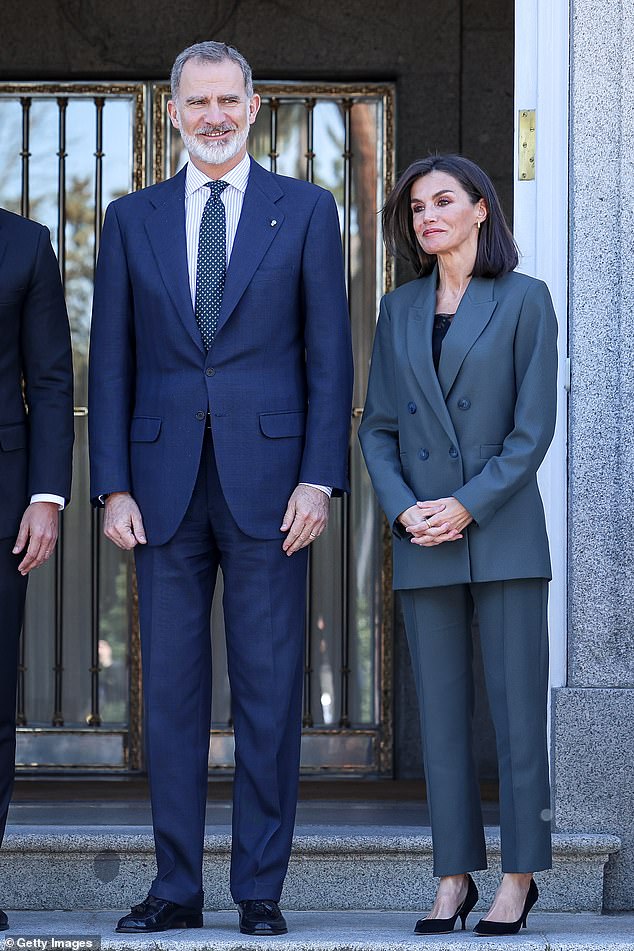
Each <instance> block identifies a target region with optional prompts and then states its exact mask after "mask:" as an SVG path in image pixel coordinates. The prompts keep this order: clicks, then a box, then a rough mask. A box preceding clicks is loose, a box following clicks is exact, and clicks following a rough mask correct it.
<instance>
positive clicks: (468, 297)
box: [438, 277, 496, 400]
mask: <svg viewBox="0 0 634 951" xmlns="http://www.w3.org/2000/svg"><path fill="white" fill-rule="evenodd" d="M494 284H495V281H494V280H492V279H490V278H484V277H474V278H472V279H471V281H470V283H469V286H468V287H467V290H466V291H465V293H464V295H463V298H462V300H461V301H460V305H459V307H458V310H457V311H456V316H455V317H454V319H453V322H452V324H451V327H450V328H449V330H448V331H447V334H446V336H445V339H444V340H443V344H442V351H441V354H440V364H439V366H438V379H439V381H440V386H441V389H442V394H443V399H445V400H446V399H447V397H448V396H449V393H450V391H451V387H452V386H453V384H454V382H455V379H456V377H457V375H458V371H459V370H460V367H461V366H462V363H463V361H464V359H465V357H466V356H467V354H468V353H469V350H471V347H472V346H473V345H474V343H475V342H476V340H477V339H478V337H479V336H480V334H481V333H482V331H483V330H484V328H485V327H486V325H487V324H488V323H489V321H490V319H491V316H492V314H493V311H494V310H495V307H496V301H495V300H494V299H493V287H494Z"/></svg>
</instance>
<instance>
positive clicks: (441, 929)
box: [414, 875, 480, 934]
mask: <svg viewBox="0 0 634 951" xmlns="http://www.w3.org/2000/svg"><path fill="white" fill-rule="evenodd" d="M467 880H468V885H467V894H466V895H465V899H464V901H463V902H461V903H460V905H458V908H457V909H456V913H455V915H453V917H452V918H420V919H419V920H418V921H417V922H416V927H415V928H414V933H415V934H448V933H449V932H450V931H453V929H454V925H455V923H456V920H457V919H458V918H460V921H461V922H462V930H463V931H464V930H465V927H466V922H467V915H468V914H469V912H470V911H473V909H474V908H475V905H476V902H477V901H478V898H479V897H480V896H479V895H478V889H477V888H476V886H475V882H474V881H473V879H472V878H471V876H470V875H467Z"/></svg>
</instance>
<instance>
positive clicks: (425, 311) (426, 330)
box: [407, 269, 456, 443]
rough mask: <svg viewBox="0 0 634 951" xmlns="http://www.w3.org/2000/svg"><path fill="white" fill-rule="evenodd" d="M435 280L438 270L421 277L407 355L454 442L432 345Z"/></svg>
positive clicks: (410, 319) (409, 326)
mask: <svg viewBox="0 0 634 951" xmlns="http://www.w3.org/2000/svg"><path fill="white" fill-rule="evenodd" d="M436 281H437V271H436V269H434V270H433V271H432V273H431V274H429V275H428V276H427V277H424V278H422V280H421V289H420V292H419V295H418V297H417V298H416V301H415V302H414V303H413V304H412V305H411V306H410V309H409V314H408V320H407V353H408V356H409V361H410V363H411V365H412V369H413V371H414V374H415V375H416V378H417V380H418V382H419V383H420V385H421V389H422V390H423V393H424V394H425V397H426V399H427V402H428V403H429V405H430V406H431V408H432V409H433V411H434V412H435V413H436V415H437V416H438V419H439V420H440V422H441V423H442V425H443V427H444V429H445V431H446V433H447V435H448V436H449V438H450V439H451V441H452V443H454V442H455V441H456V433H455V430H454V427H453V423H452V421H451V416H450V415H449V410H448V409H447V405H446V403H445V399H444V396H443V393H442V390H441V388H440V383H439V382H438V376H437V374H436V368H435V366H434V359H433V355H432V346H431V340H432V331H433V329H434V315H435V313H436Z"/></svg>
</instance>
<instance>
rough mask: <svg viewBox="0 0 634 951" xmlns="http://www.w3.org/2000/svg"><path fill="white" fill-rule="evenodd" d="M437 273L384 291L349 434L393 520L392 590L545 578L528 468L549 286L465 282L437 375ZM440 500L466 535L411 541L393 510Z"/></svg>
mask: <svg viewBox="0 0 634 951" xmlns="http://www.w3.org/2000/svg"><path fill="white" fill-rule="evenodd" d="M436 283H437V272H436V271H434V272H433V273H432V274H430V275H429V276H428V277H424V278H420V279H418V280H415V281H411V282H410V283H408V284H404V285H403V286H401V287H399V288H397V289H396V290H394V291H392V292H391V293H390V294H387V295H386V296H385V297H384V298H383V300H382V301H381V309H380V313H379V320H378V324H377V331H376V337H375V341H374V350H373V354H372V363H371V367H370V378H369V384H368V393H367V398H366V403H365V412H364V414H363V421H362V423H361V427H360V430H359V439H360V440H361V447H362V450H363V454H364V457H365V461H366V465H367V467H368V471H369V473H370V477H371V479H372V483H373V485H374V489H375V491H376V493H377V496H378V498H379V501H380V503H381V506H382V508H383V510H384V511H385V513H386V515H387V517H388V519H389V521H390V523H391V525H392V528H393V540H394V587H395V588H425V587H436V586H440V585H451V584H463V583H467V582H471V581H474V582H478V581H499V580H503V579H509V578H550V576H551V568H550V555H549V550H548V539H547V536H546V525H545V520H544V509H543V505H542V500H541V497H540V494H539V489H538V486H537V477H536V475H537V469H538V467H539V466H540V464H541V462H542V460H543V458H544V456H545V455H546V451H547V449H548V446H549V445H550V441H551V439H552V437H553V432H554V429H555V416H556V408H557V392H556V382H557V323H556V319H555V313H554V310H553V305H552V301H551V299H550V294H549V292H548V288H547V287H546V285H545V284H544V283H543V282H542V281H538V280H535V279H534V278H531V277H527V276H526V275H524V274H519V273H517V272H512V273H511V274H505V275H504V276H503V277H500V278H496V279H495V280H492V279H485V278H472V280H471V282H470V284H469V286H468V288H467V290H466V292H465V294H464V296H463V298H462V301H461V302H460V306H459V307H458V310H457V312H456V316H455V317H454V319H453V322H452V325H451V327H450V328H449V330H448V332H447V335H446V337H445V339H444V341H443V346H442V354H441V359H440V366H439V368H438V374H436V371H435V369H434V364H433V358H432V343H431V342H432V329H433V324H434V314H435V310H436ZM445 496H454V497H455V498H457V499H458V500H459V501H460V502H461V503H462V504H463V505H464V506H465V508H466V509H468V511H469V512H470V513H471V515H472V516H473V518H474V522H473V523H472V524H471V525H469V527H468V528H467V529H466V531H465V533H464V538H463V539H462V540H460V541H456V542H446V543H444V544H442V545H438V546H436V547H433V548H422V547H420V546H418V545H412V544H411V542H410V540H409V538H410V536H409V535H407V534H406V533H405V532H404V530H403V529H402V528H401V526H400V525H399V524H398V523H397V522H396V518H397V516H398V515H400V514H401V512H403V511H404V510H405V509H406V508H409V507H410V506H411V505H413V504H414V503H415V502H416V501H417V500H420V501H423V500H427V499H436V498H440V497H445ZM563 504H564V503H563V500H562V505H563Z"/></svg>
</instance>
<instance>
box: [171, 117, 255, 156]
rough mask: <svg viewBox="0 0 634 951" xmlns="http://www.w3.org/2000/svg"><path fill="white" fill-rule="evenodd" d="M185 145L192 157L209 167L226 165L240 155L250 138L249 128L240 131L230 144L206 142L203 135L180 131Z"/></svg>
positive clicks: (234, 135)
mask: <svg viewBox="0 0 634 951" xmlns="http://www.w3.org/2000/svg"><path fill="white" fill-rule="evenodd" d="M180 133H181V138H182V140H183V145H184V146H185V148H186V149H187V151H188V152H189V154H190V155H193V156H194V157H195V158H197V159H200V161H201V162H205V163H206V164H207V165H224V163H225V162H229V161H231V159H232V158H233V157H234V156H235V155H237V154H238V152H239V151H240V149H241V148H242V146H243V145H244V144H245V142H246V141H247V139H248V138H249V126H248V125H247V126H246V128H244V129H242V130H240V129H238V130H237V131H236V132H235V133H234V134H233V136H232V138H231V139H229V141H228V142H213V141H209V142H208V141H206V140H204V138H203V136H201V135H189V134H188V133H187V132H184V131H183V130H182V129H181V130H180Z"/></svg>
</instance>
